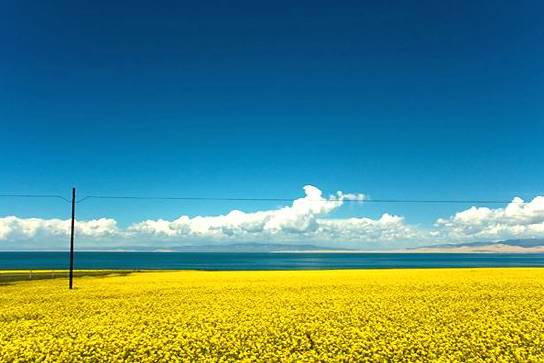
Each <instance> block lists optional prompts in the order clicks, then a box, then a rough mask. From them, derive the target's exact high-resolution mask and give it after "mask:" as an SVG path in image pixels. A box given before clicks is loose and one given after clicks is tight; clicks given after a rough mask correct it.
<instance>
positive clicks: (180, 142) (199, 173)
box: [0, 0, 544, 223]
mask: <svg viewBox="0 0 544 363" xmlns="http://www.w3.org/2000/svg"><path fill="white" fill-rule="evenodd" d="M543 13H544V4H543V3H542V2H541V1H536V0H535V1H417V2H414V1H397V2H390V1H378V2H361V1H353V2H334V4H333V3H331V2H321V1H315V0H314V1H308V2H304V1H299V2H296V3H294V2H292V1H286V2H282V1H274V2H269V3H266V4H263V3H262V2H258V1H257V2H256V1H247V2H241V1H234V2H233V1H221V2H202V1H194V2H191V1H181V2H180V1H171V2H170V1H163V2H160V4H158V3H157V2H151V1H148V2H139V1H133V2H131V3H127V2H116V1H50V2H49V1H48V2H45V1H18V0H17V1H16V0H6V1H2V4H1V5H0V41H1V44H2V46H1V47H0V193H2V192H15V193H60V194H64V195H68V194H69V191H70V190H69V189H70V188H71V186H72V185H75V186H77V187H78V190H79V193H80V194H81V195H86V194H131V195H196V196H229V197H248V196H252V197H298V196H300V195H301V194H302V190H301V187H302V186H303V185H305V184H313V185H315V186H317V187H319V188H320V189H322V190H324V191H325V192H327V193H333V192H335V191H337V190H343V191H346V192H361V193H366V194H368V195H370V196H371V197H374V198H403V199H417V198H424V199H442V198H446V199H452V198H459V199H466V198H475V199H506V200H509V199H511V198H512V197H513V196H514V195H519V196H521V197H524V198H531V197H533V196H535V195H538V194H543V193H544V182H543V180H544V167H543V165H544V146H543V144H544V143H543V140H544V121H543V117H544V102H543V95H544V17H543V16H542V14H543ZM276 204H277V203H260V204H258V203H203V202H202V203H197V202H192V203H171V202H170V203H169V202H153V203H149V202H139V203H135V202H131V203H128V202H111V201H100V202H99V201H92V202H91V201H89V202H88V203H87V204H82V205H81V208H79V210H78V213H79V216H80V217H81V218H92V217H100V216H111V217H114V218H116V219H118V220H119V221H120V222H121V223H128V222H130V221H134V220H141V219H144V218H159V217H160V218H169V219H171V218H175V217H176V216H178V215H180V214H190V215H195V214H217V213H224V212H225V211H228V210H230V209H232V208H235V207H236V208H240V209H244V210H257V209H262V208H265V207H266V208H268V207H273V206H275V205H276ZM353 208H354V209H353ZM385 209H387V210H388V211H390V212H393V213H399V214H401V215H404V216H406V217H407V218H408V219H409V220H410V221H411V222H414V223H432V221H434V219H435V218H436V217H437V216H447V215H449V214H451V213H452V212H454V211H455V210H458V209H459V206H448V205H445V206H432V207H430V206H419V207H414V206H394V205H393V206H386V207H384V206H358V207H352V209H349V208H347V207H346V208H343V209H342V210H341V211H338V212H337V213H338V214H339V215H346V216H347V215H369V216H376V215H378V214H380V213H381V212H382V211H383V210H385ZM0 215H17V216H20V217H33V216H39V217H44V218H46V217H62V218H64V217H66V216H67V210H66V205H65V204H62V202H57V201H35V200H24V201H21V200H5V199H3V200H1V201H0Z"/></svg>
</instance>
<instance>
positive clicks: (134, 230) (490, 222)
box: [0, 185, 544, 250]
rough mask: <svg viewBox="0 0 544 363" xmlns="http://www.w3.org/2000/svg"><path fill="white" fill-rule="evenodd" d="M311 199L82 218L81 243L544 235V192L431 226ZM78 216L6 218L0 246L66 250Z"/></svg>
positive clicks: (343, 196) (372, 243)
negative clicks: (151, 216)
mask: <svg viewBox="0 0 544 363" xmlns="http://www.w3.org/2000/svg"><path fill="white" fill-rule="evenodd" d="M304 193H305V195H304V197H301V198H299V199H296V200H294V201H293V203H292V204H291V205H289V206H285V207H280V208H276V209H269V210H262V211H257V212H244V211H240V210H233V211H231V212H229V213H227V214H224V215H216V216H193V217H191V216H187V215H183V216H181V217H179V218H177V219H174V220H163V219H155V220H145V221H141V222H136V223H134V224H132V225H130V226H128V227H126V228H120V227H119V226H118V225H117V222H116V221H115V220H114V219H110V218H101V219H95V220H87V221H79V220H78V221H77V224H76V233H77V236H78V242H79V246H80V248H88V249H119V248H123V247H127V248H130V247H137V248H138V249H160V248H172V247H176V246H183V245H197V244H200V243H202V244H213V243H217V244H220V243H228V242H274V243H283V242H285V243H299V242H304V243H313V244H317V245H327V246H335V245H336V246H338V247H344V246H349V247H357V246H359V247H363V248H367V249H369V248H370V249H372V248H376V249H383V248H397V247H406V246H411V245H412V246H415V245H422V244H432V243H435V242H437V243H438V242H440V243H443V242H464V241H468V240H482V241H483V240H500V239H507V238H521V237H523V238H526V237H544V197H536V198H534V199H533V200H532V201H530V202H524V201H523V200H521V199H520V198H514V200H513V201H512V202H511V203H509V204H508V205H507V206H506V207H504V208H496V209H491V208H486V207H472V208H470V209H467V210H464V211H461V212H458V213H456V214H455V215H453V216H451V217H448V218H440V219H438V220H437V221H436V223H435V224H434V226H432V227H429V228H425V227H421V226H416V225H410V224H408V223H407V222H406V221H405V219H404V218H403V217H401V216H395V215H391V214H388V213H385V214H383V215H381V216H380V217H378V218H376V219H372V218H367V217H357V218H333V217H332V215H331V214H332V213H333V212H334V211H335V210H337V209H338V208H340V207H342V206H343V205H344V204H345V203H346V201H350V202H353V201H355V202H360V203H364V201H365V200H366V197H365V195H363V194H352V193H343V192H337V193H336V194H333V195H329V196H325V195H323V193H322V191H321V190H319V189H318V188H316V187H314V186H311V185H307V186H305V187H304ZM69 231H70V221H69V220H61V219H40V218H17V217H15V216H9V217H3V218H2V217H0V250H6V249H8V250H9V249H56V248H64V247H65V242H66V238H67V237H68V235H69Z"/></svg>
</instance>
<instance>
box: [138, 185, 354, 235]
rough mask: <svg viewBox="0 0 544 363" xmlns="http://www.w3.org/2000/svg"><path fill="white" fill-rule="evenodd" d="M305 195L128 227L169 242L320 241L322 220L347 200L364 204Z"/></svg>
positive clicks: (340, 196)
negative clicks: (265, 206) (276, 204)
mask: <svg viewBox="0 0 544 363" xmlns="http://www.w3.org/2000/svg"><path fill="white" fill-rule="evenodd" d="M304 192H305V194H306V195H305V196H304V197H303V198H299V199H296V200H295V201H293V204H292V205H291V206H288V207H283V208H279V209H272V210H265V211H258V212H253V213H245V212H242V211H239V210H233V211H231V212H229V213H228V214H226V215H219V216H209V217H203V216H197V217H193V218H191V217H189V216H181V217H180V218H178V219H176V220H173V221H166V220H147V221H143V222H140V223H136V224H134V225H132V226H130V227H129V228H128V232H129V233H131V234H146V235H149V236H150V237H158V238H163V239H170V238H173V237H178V238H185V239H198V238H202V239H216V240H236V241H244V240H252V241H259V240H271V239H273V240H275V241H287V240H297V239H303V238H309V237H311V238H313V239H314V240H316V239H319V238H320V237H324V236H320V231H321V227H322V223H323V221H325V220H323V219H321V218H320V217H322V216H326V215H328V214H329V213H331V212H332V211H334V210H336V209H337V208H339V207H340V206H342V204H343V203H344V201H346V200H353V201H361V202H362V201H363V200H364V199H365V197H364V195H363V194H345V193H342V192H337V193H336V195H332V196H329V197H328V198H325V197H323V193H322V192H321V190H319V189H318V188H316V187H314V186H311V185H306V186H305V187H304Z"/></svg>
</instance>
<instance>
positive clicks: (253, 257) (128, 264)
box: [0, 252, 544, 270]
mask: <svg viewBox="0 0 544 363" xmlns="http://www.w3.org/2000/svg"><path fill="white" fill-rule="evenodd" d="M75 265H76V268H78V269H142V270H143V269H150V270H186V269H190V270H308V269H349V268H432V267H523V266H525V267H529V266H544V254H505V253H501V254H495V253H485V254H484V253H481V254H477V253H447V254H446V253H444V254H439V253H214V252H202V253H201V252H180V253H174V252H168V253H160V252H78V253H76V255H75ZM67 266H68V254H67V253H64V252H0V269H64V268H67Z"/></svg>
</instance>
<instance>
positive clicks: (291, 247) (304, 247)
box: [159, 243, 351, 252]
mask: <svg viewBox="0 0 544 363" xmlns="http://www.w3.org/2000/svg"><path fill="white" fill-rule="evenodd" d="M350 250H351V249H348V248H338V247H322V246H316V245H312V244H282V243H232V244H228V245H202V246H182V247H176V248H169V249H164V250H159V251H163V252H295V251H296V252H299V251H350Z"/></svg>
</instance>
